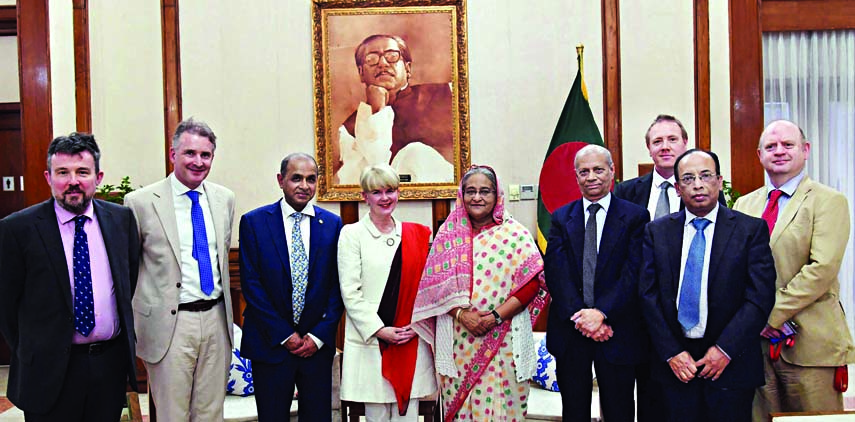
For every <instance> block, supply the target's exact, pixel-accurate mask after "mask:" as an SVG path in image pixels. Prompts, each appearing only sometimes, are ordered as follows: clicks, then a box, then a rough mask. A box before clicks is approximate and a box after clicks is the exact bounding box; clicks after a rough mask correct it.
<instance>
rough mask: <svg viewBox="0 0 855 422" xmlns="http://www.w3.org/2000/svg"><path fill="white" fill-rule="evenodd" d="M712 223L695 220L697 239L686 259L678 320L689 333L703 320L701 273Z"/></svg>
mask: <svg viewBox="0 0 855 422" xmlns="http://www.w3.org/2000/svg"><path fill="white" fill-rule="evenodd" d="M710 223H711V221H710V220H707V219H706V218H695V219H694V220H692V225H693V226H695V230H696V231H695V237H693V238H692V244H691V245H690V246H689V255H688V257H687V258H686V271H685V272H684V273H683V285H682V288H681V289H680V306H679V308H678V309H677V320H678V321H680V325H682V326H683V329H684V330H686V331H689V330H690V329H692V328H693V327H694V326H696V325H698V322H699V321H700V320H701V316H700V313H701V312H700V303H701V273H702V272H703V271H704V253H705V252H706V249H707V239H706V237H704V229H705V228H706V227H707V226H708V225H710Z"/></svg>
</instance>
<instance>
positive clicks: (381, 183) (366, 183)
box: [359, 164, 399, 192]
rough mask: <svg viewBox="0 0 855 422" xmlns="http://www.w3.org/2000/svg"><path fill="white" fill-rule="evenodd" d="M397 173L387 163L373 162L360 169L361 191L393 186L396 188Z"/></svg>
mask: <svg viewBox="0 0 855 422" xmlns="http://www.w3.org/2000/svg"><path fill="white" fill-rule="evenodd" d="M398 181H399V179H398V173H397V172H395V170H394V169H393V168H392V166H390V165H388V164H375V165H373V166H369V167H366V168H365V169H363V170H362V175H361V176H359V185H360V186H361V187H362V191H363V192H370V191H372V190H375V189H381V188H393V189H398Z"/></svg>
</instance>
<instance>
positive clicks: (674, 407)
mask: <svg viewBox="0 0 855 422" xmlns="http://www.w3.org/2000/svg"><path fill="white" fill-rule="evenodd" d="M674 174H675V176H676V180H677V193H678V194H679V195H680V198H681V199H682V201H683V203H684V204H685V209H684V210H683V211H679V212H676V213H673V214H670V215H668V216H665V217H662V218H658V219H656V220H654V221H652V222H650V223H649V224H648V225H647V227H645V230H644V244H643V254H644V260H643V265H642V269H641V278H640V281H639V285H640V286H639V287H640V292H641V301H642V306H643V309H644V317H645V319H646V320H647V327H648V330H649V331H650V338H651V340H652V343H653V347H654V350H655V352H656V359H655V360H654V361H653V363H652V364H651V371H652V375H653V377H654V379H656V380H657V381H659V382H660V383H661V384H662V389H663V391H664V392H665V399H666V400H665V403H666V405H667V406H668V409H667V413H668V419H667V420H669V421H673V422H677V421H697V422H704V421H710V422H712V421H740V422H748V421H750V420H751V403H752V401H753V398H754V389H755V388H757V387H758V386H760V385H762V384H763V361H762V356H761V354H760V351H759V350H758V347H759V345H760V337H759V336H758V335H757V333H758V332H759V331H760V330H761V329H762V328H763V326H764V325H765V324H766V318H767V317H768V316H769V311H770V310H771V309H772V305H773V303H774V283H775V264H774V262H773V260H772V251H771V250H770V249H769V243H768V242H769V232H768V230H767V229H766V224H765V223H764V222H763V220H760V219H758V218H754V217H749V216H747V215H745V214H742V213H740V212H736V211H733V210H730V209H728V208H727V207H724V206H722V205H721V204H719V203H718V201H717V200H716V199H717V198H718V194H719V192H720V191H721V186H722V177H721V175H720V174H721V170H720V166H719V161H718V157H717V156H716V155H715V154H714V153H712V152H708V151H702V150H697V149H693V150H689V151H686V152H685V153H684V154H683V155H681V156H680V157H678V158H677V160H676V161H675V163H674Z"/></svg>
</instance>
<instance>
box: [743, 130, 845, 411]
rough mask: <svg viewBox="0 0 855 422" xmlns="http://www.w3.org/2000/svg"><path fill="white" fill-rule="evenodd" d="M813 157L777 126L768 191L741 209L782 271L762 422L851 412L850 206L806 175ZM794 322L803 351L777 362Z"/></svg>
mask: <svg viewBox="0 0 855 422" xmlns="http://www.w3.org/2000/svg"><path fill="white" fill-rule="evenodd" d="M809 152H810V143H808V142H807V140H806V139H805V136H804V132H802V130H801V129H800V128H799V127H798V126H796V125H795V124H794V123H792V122H789V121H785V120H778V121H775V122H772V123H771V124H769V126H767V127H766V129H765V130H764V131H763V134H762V135H761V136H760V144H759V147H758V150H757V154H758V156H759V157H760V163H761V164H763V168H764V169H765V170H766V175H767V178H766V185H765V186H763V187H761V188H760V189H758V190H756V191H754V192H751V193H750V194H748V195H745V196H743V197H742V198H739V200H738V201H737V202H736V205H735V206H734V209H736V210H739V211H742V212H744V213H746V214H749V215H753V216H758V217H760V216H762V218H763V219H764V220H766V222H767V224H768V226H769V230H770V232H771V240H770V245H771V247H772V254H773V255H774V257H775V269H776V271H777V282H776V287H777V292H776V297H775V307H774V309H773V310H772V313H771V315H770V316H769V321H768V323H767V325H766V328H765V329H764V330H763V331H762V333H760V335H762V336H763V337H765V338H766V339H768V340H764V341H763V342H762V347H763V355H764V362H765V363H764V366H765V371H766V385H765V386H763V387H760V388H759V389H758V390H757V394H756V395H755V399H754V415H753V420H754V421H755V422H757V421H767V420H768V418H769V413H770V412H802V411H834V410H843V397H842V394H841V393H840V392H839V391H837V390H836V389H835V372H836V371H841V370H843V369H845V365H846V364H848V363H855V346H853V343H852V337H851V335H850V334H849V329H848V328H847V326H846V319H845V317H844V315H843V308H842V306H841V305H840V302H839V299H838V298H839V295H840V281H839V280H838V279H837V273H838V272H839V271H840V262H841V260H842V259H843V253H844V252H845V251H846V243H847V241H848V239H849V206H848V205H847V201H846V198H845V197H844V196H843V195H842V194H841V193H839V192H837V191H835V190H833V189H831V188H829V187H828V186H825V185H823V184H820V183H817V182H815V181H813V180H811V179H810V178H809V177H808V176H807V175H806V174H805V173H804V168H805V163H806V162H807V158H808V154H809ZM787 321H790V322H791V323H795V326H796V331H797V334H796V336H795V344H794V345H792V347H789V346H787V345H784V346H782V347H781V349H780V357H778V358H776V359H773V356H771V355H770V351H771V349H770V344H771V341H772V339H780V338H781V337H782V336H783V335H784V334H783V333H782V329H783V326H784V324H785V323H786V322H787ZM838 367H843V369H837V368H838Z"/></svg>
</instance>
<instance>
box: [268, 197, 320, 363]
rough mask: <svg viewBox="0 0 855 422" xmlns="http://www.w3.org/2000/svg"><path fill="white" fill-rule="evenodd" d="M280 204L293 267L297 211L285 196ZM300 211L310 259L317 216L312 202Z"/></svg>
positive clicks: (316, 341)
mask: <svg viewBox="0 0 855 422" xmlns="http://www.w3.org/2000/svg"><path fill="white" fill-rule="evenodd" d="M279 205H280V206H281V207H282V224H284V225H285V241H286V242H287V243H288V261H289V264H290V265H291V268H294V255H293V254H292V253H291V251H292V250H293V249H292V248H291V243H293V242H292V240H291V236H292V233H293V232H294V217H293V216H292V215H291V214H294V213H295V212H297V211H296V210H295V209H294V208H292V207H291V205H288V202H287V201H285V198H282V200H280V201H279ZM300 212H301V213H302V214H303V219H302V220H300V234H301V235H302V236H301V237H302V238H303V250H304V251H306V259H307V260H308V259H309V253H310V249H311V248H310V247H309V245H311V243H310V242H309V239H311V236H312V233H311V229H310V228H311V225H312V224H311V221H312V218H315V207H314V206H312V204H311V203H308V204H306V207H305V208H303V211H300ZM293 335H294V334H291V335H290V336H288V338H286V339H285V340H282V344H285V343H286V342H287V341H288V339H290V338H291V336H293ZM306 335H308V336H309V337H311V338H312V340H314V342H315V345H316V346H318V349H320V348H321V347H324V342H322V341H321V339H319V338H317V337H315V336H314V335H312V333H306Z"/></svg>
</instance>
